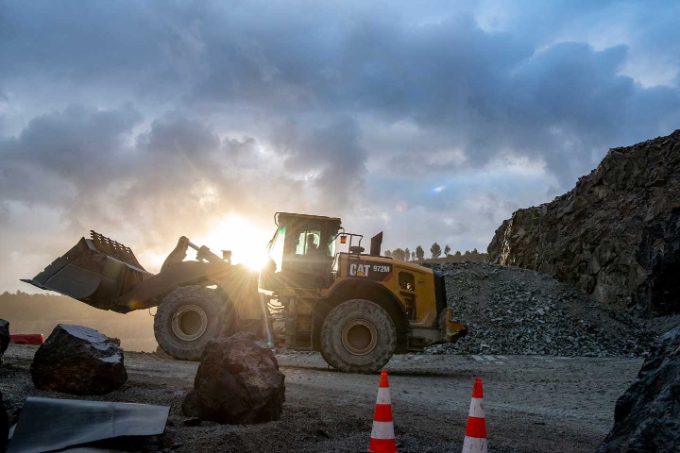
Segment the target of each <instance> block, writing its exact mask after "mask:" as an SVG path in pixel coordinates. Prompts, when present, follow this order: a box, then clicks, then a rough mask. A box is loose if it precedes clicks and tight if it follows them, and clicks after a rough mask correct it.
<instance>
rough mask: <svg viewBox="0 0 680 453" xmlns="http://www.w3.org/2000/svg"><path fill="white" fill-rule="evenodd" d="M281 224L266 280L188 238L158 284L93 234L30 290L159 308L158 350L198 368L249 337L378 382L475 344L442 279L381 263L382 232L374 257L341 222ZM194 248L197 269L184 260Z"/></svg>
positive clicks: (314, 219) (121, 306) (299, 217)
mask: <svg viewBox="0 0 680 453" xmlns="http://www.w3.org/2000/svg"><path fill="white" fill-rule="evenodd" d="M275 223H276V225H277V229H276V232H275V234H274V237H273V238H272V239H271V241H270V242H269V246H268V254H269V260H268V263H267V266H266V267H265V268H264V269H263V270H262V271H260V272H255V271H252V270H250V269H248V268H246V267H245V266H243V265H233V264H232V263H231V253H230V252H228V251H224V252H223V256H222V257H220V256H218V255H216V254H215V253H213V252H211V251H210V249H208V248H207V247H205V246H201V247H199V246H197V245H195V244H193V243H192V242H191V241H190V240H189V239H187V238H186V237H181V238H180V239H179V242H178V244H177V246H176V247H175V249H174V250H173V251H172V252H171V253H170V255H169V256H168V258H167V259H166V260H165V262H164V263H163V266H162V268H161V271H160V272H159V273H158V274H155V275H154V274H152V273H150V272H147V271H146V270H145V269H144V268H143V267H142V265H141V264H139V262H138V261H137V259H136V258H135V255H134V254H133V253H132V250H130V249H129V248H128V247H126V246H124V245H122V244H120V243H118V242H116V241H113V240H111V239H108V238H107V237H105V236H102V235H100V234H98V233H96V232H94V231H93V232H91V237H90V239H85V238H82V239H81V240H80V241H79V242H78V243H77V244H76V245H75V246H74V247H73V248H72V249H71V250H69V251H68V252H66V254H65V255H63V256H62V257H60V258H58V259H56V260H55V261H54V262H53V263H52V264H50V265H49V266H47V268H45V270H44V271H43V272H41V273H40V274H38V275H37V276H35V277H34V278H33V279H31V280H23V281H25V282H27V283H30V284H32V285H35V286H37V287H38V288H42V289H46V290H50V291H56V292H58V293H61V294H64V295H67V296H70V297H73V298H74V299H78V300H80V301H82V302H85V303H87V304H89V305H91V306H93V307H96V308H100V309H103V310H113V311H116V312H119V313H127V312H130V311H133V310H142V309H148V308H151V307H158V309H157V312H156V315H155V319H154V333H155V336H156V339H157V340H158V344H159V345H160V346H161V348H162V349H163V350H164V351H165V352H167V353H168V354H169V355H171V356H173V357H175V358H177V359H183V360H198V359H200V356H201V353H202V351H203V348H204V347H205V345H206V344H207V343H208V342H209V341H211V340H213V339H215V338H218V337H220V336H229V335H232V334H233V333H235V332H237V331H250V332H253V333H256V334H257V335H259V336H260V337H261V338H263V339H265V340H267V341H268V342H269V344H270V346H285V347H286V348H290V349H294V350H307V351H319V352H320V353H321V355H322V356H323V357H324V359H325V360H326V361H327V362H328V363H329V364H330V365H331V366H333V367H335V368H337V369H339V370H342V371H347V372H358V373H371V372H375V371H377V370H380V369H381V368H382V367H383V366H384V365H385V364H386V363H387V362H388V361H389V360H390V358H391V357H392V355H393V354H395V353H397V354H399V353H406V352H408V351H419V350H422V349H423V348H424V347H425V346H428V345H431V344H434V343H438V342H451V341H455V340H456V339H458V338H460V337H461V336H463V335H465V333H466V329H465V327H464V326H463V325H462V324H461V323H459V322H458V321H456V320H454V319H452V318H451V310H450V309H449V308H448V307H447V303H446V289H445V283H444V276H443V275H442V274H440V273H438V272H434V271H432V270H431V269H428V268H425V267H422V266H419V265H416V264H413V263H408V262H402V261H395V260H392V259H390V258H386V257H382V256H380V248H381V245H382V233H380V234H378V235H376V236H375V237H373V238H372V239H371V245H370V251H369V253H365V250H364V248H363V247H362V246H361V241H362V239H363V237H362V236H361V235H357V234H351V233H347V232H345V230H344V228H342V225H341V220H340V219H339V218H333V217H322V216H314V215H304V214H292V213H284V212H279V213H277V214H276V215H275ZM336 246H337V247H338V248H343V249H345V251H342V252H338V253H336ZM189 248H192V249H194V250H195V251H196V260H185V258H186V254H187V250H188V249H189Z"/></svg>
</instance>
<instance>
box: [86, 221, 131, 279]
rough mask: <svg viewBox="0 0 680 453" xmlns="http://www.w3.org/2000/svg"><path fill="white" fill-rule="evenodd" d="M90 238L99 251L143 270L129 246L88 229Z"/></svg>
mask: <svg viewBox="0 0 680 453" xmlns="http://www.w3.org/2000/svg"><path fill="white" fill-rule="evenodd" d="M90 239H91V240H92V244H93V245H94V246H95V247H96V248H97V250H99V251H100V252H102V253H105V254H107V255H109V256H111V257H113V258H116V259H118V260H120V261H123V262H124V263H127V264H130V265H132V266H135V267H137V268H139V269H142V270H144V268H143V267H142V265H141V264H139V261H137V257H136V256H135V254H134V253H132V249H130V247H127V246H126V245H124V244H121V243H120V242H118V241H114V240H113V239H110V238H108V237H106V236H104V235H103V234H100V233H97V232H96V231H94V230H90Z"/></svg>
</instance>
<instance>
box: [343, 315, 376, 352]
mask: <svg viewBox="0 0 680 453" xmlns="http://www.w3.org/2000/svg"><path fill="white" fill-rule="evenodd" d="M377 343H378V331H377V330H376V328H375V326H374V325H373V323H371V322H369V321H367V320H365V319H353V320H352V321H350V322H348V323H347V324H346V325H345V327H344V328H343V329H342V345H343V346H344V347H345V349H347V351H349V352H350V354H353V355H366V354H368V353H370V352H371V351H373V350H374V349H375V345H376V344H377Z"/></svg>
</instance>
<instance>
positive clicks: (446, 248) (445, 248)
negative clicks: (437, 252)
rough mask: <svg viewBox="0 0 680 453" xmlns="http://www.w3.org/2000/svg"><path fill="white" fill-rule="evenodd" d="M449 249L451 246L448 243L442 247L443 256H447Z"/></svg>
mask: <svg viewBox="0 0 680 453" xmlns="http://www.w3.org/2000/svg"><path fill="white" fill-rule="evenodd" d="M450 251H451V247H449V246H448V245H447V246H446V247H444V256H449V252H450Z"/></svg>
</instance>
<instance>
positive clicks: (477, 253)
mask: <svg viewBox="0 0 680 453" xmlns="http://www.w3.org/2000/svg"><path fill="white" fill-rule="evenodd" d="M471 253H472V255H479V252H478V251H477V249H472V252H471Z"/></svg>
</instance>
